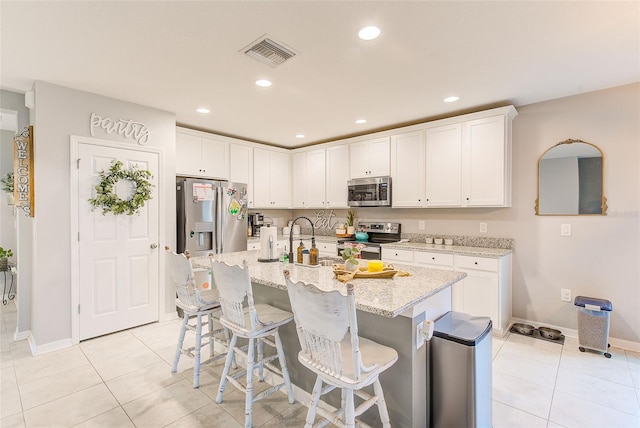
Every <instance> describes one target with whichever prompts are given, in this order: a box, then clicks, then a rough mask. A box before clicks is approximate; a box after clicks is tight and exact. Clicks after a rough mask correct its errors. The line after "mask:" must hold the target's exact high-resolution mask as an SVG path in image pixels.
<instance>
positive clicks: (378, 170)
mask: <svg viewBox="0 0 640 428" xmlns="http://www.w3.org/2000/svg"><path fill="white" fill-rule="evenodd" d="M350 151H351V156H350V171H351V178H366V177H381V176H386V175H390V168H389V151H390V142H389V137H380V138H374V139H371V140H365V141H360V142H358V143H352V144H351V145H350Z"/></svg>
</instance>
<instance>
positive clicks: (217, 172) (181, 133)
mask: <svg viewBox="0 0 640 428" xmlns="http://www.w3.org/2000/svg"><path fill="white" fill-rule="evenodd" d="M201 134H202V133H198V132H197V131H189V130H178V132H177V134H176V174H177V175H184V176H188V177H204V178H218V179H222V180H227V179H229V143H228V142H226V141H221V140H218V139H215V138H213V136H211V137H209V136H204V135H201Z"/></svg>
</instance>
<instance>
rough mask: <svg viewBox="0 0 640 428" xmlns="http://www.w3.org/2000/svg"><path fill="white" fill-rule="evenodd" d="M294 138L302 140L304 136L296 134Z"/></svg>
mask: <svg viewBox="0 0 640 428" xmlns="http://www.w3.org/2000/svg"><path fill="white" fill-rule="evenodd" d="M296 138H304V134H296Z"/></svg>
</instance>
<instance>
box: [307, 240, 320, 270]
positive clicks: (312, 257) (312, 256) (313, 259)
mask: <svg viewBox="0 0 640 428" xmlns="http://www.w3.org/2000/svg"><path fill="white" fill-rule="evenodd" d="M319 253H320V251H319V250H318V248H317V247H316V238H311V250H309V264H310V265H311V266H316V265H317V264H318V254H319Z"/></svg>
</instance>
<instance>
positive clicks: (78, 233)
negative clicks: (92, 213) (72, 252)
mask: <svg viewBox="0 0 640 428" xmlns="http://www.w3.org/2000/svg"><path fill="white" fill-rule="evenodd" d="M78 242H80V232H78Z"/></svg>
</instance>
